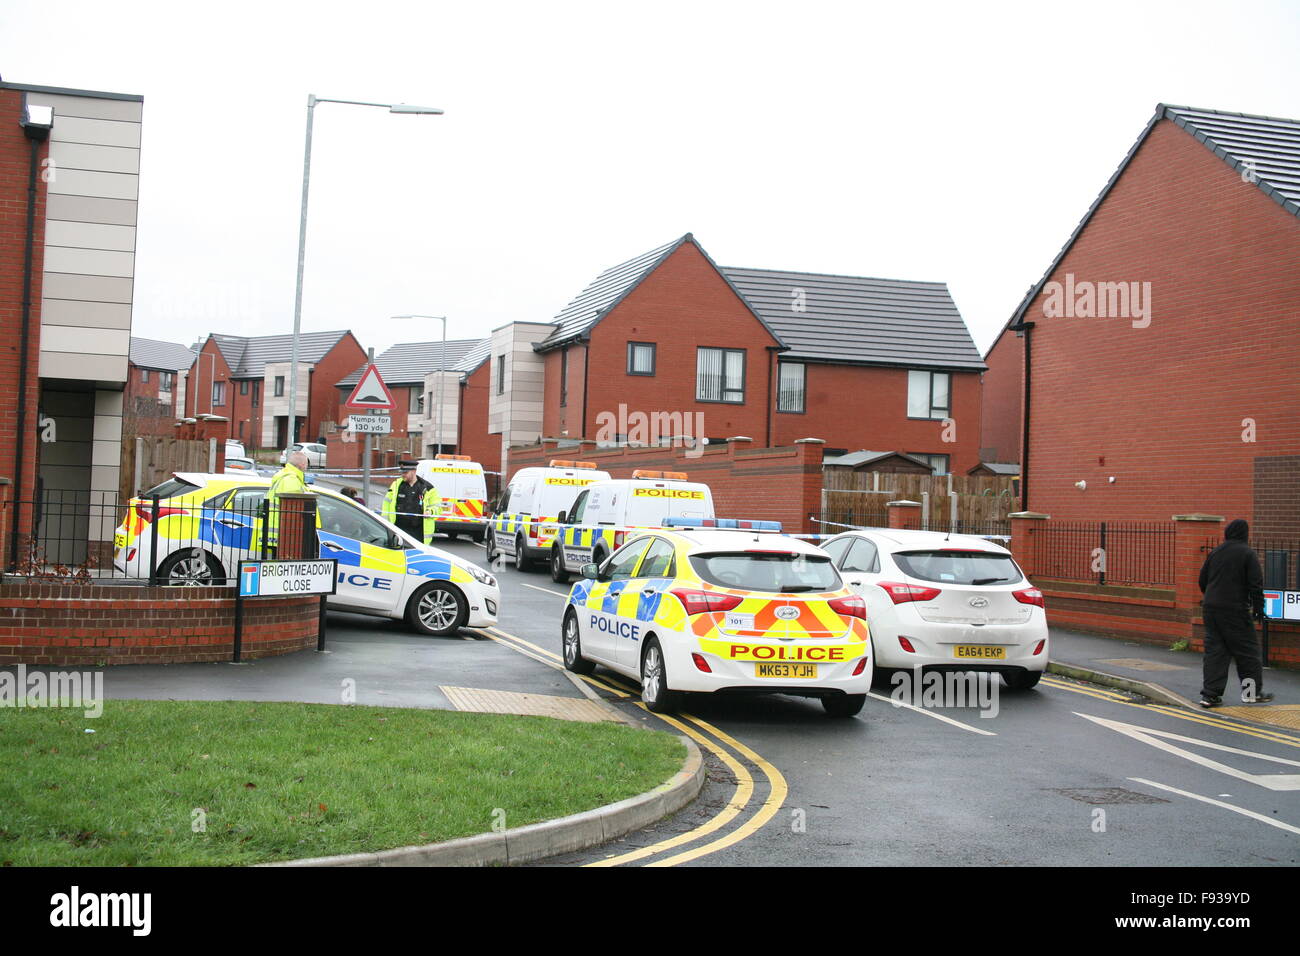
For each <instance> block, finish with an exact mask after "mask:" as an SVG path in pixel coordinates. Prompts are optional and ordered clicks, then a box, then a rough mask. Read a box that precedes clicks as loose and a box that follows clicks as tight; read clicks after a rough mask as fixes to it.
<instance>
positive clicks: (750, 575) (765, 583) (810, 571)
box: [691, 551, 842, 592]
mask: <svg viewBox="0 0 1300 956" xmlns="http://www.w3.org/2000/svg"><path fill="white" fill-rule="evenodd" d="M691 567H693V568H694V569H695V573H696V574H698V575H699V576H700V577H701V578H702V579H703V580H705V581H707V582H708V583H709V584H714V585H717V586H718V587H724V588H739V589H740V590H743V591H771V592H798V591H834V590H837V589H839V588H840V587H841V586H842V585H841V584H840V576H839V574H838V573H837V572H836V570H835V568H834V566H833V565H832V564H831V559H830V558H828V557H825V556H824V555H813V554H795V553H790V552H778V551H773V552H755V551H740V552H720V553H717V554H695V555H691Z"/></svg>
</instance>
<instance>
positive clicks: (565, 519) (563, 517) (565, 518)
mask: <svg viewBox="0 0 1300 956" xmlns="http://www.w3.org/2000/svg"><path fill="white" fill-rule="evenodd" d="M555 520H556V521H558V522H559V523H560V524H568V523H569V513H568V512H567V511H561V512H560V516H559V517H558V518H556V519H555Z"/></svg>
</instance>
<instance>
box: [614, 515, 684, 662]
mask: <svg viewBox="0 0 1300 956" xmlns="http://www.w3.org/2000/svg"><path fill="white" fill-rule="evenodd" d="M633 543H635V542H633ZM674 553H675V549H674V548H673V546H672V545H671V544H670V543H668V542H667V541H665V540H664V539H663V538H655V537H652V538H651V539H650V546H649V547H648V548H646V552H645V555H644V556H643V557H642V559H641V563H640V564H638V565H637V568H636V571H635V574H634V576H633V577H632V578H631V580H630V581H629V582H628V585H627V589H626V592H625V596H624V597H623V598H622V599H621V601H620V604H621V607H622V609H623V610H624V611H625V612H627V613H625V614H624V615H623V619H624V620H631V621H632V622H633V624H634V628H633V629H631V630H630V631H629V633H628V634H627V635H626V636H625V637H624V638H623V639H620V640H618V641H617V642H616V644H615V645H614V652H615V654H616V656H617V659H618V663H619V664H621V665H622V666H623V667H625V668H627V669H628V670H631V671H637V672H639V671H640V668H641V643H642V641H643V639H644V638H645V631H646V630H647V629H648V628H649V627H650V625H651V622H653V621H654V619H655V615H656V614H657V613H658V612H659V602H660V601H662V600H663V595H664V592H665V591H666V590H667V589H668V588H669V586H670V585H671V584H672V579H673V574H674V568H673V563H674V562H673V558H674ZM633 592H635V596H634V597H633V596H631V595H632V594H633ZM634 602H635V603H634ZM661 639H663V640H671V639H672V635H661Z"/></svg>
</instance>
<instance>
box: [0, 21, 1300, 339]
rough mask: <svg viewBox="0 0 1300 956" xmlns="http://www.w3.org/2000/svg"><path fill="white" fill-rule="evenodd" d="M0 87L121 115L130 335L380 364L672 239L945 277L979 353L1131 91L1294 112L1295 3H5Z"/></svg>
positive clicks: (1108, 140)
mask: <svg viewBox="0 0 1300 956" xmlns="http://www.w3.org/2000/svg"><path fill="white" fill-rule="evenodd" d="M0 75H3V77H4V79H5V80H7V81H11V82H19V83H33V84H41V85H48V86H65V87H77V88H82V89H93V90H107V91H111V92H119V93H138V94H142V95H143V96H144V132H143V140H144V141H143V149H142V168H141V181H140V217H139V237H138V248H137V262H136V279H135V313H134V329H133V334H135V335H139V336H145V337H148V338H157V339H165V340H169V341H180V342H185V343H186V344H188V343H190V342H192V341H194V340H195V339H197V338H199V337H202V336H204V335H206V334H207V333H209V332H232V333H238V334H245V335H250V334H272V333H277V332H289V331H291V330H292V326H293V292H294V264H295V256H296V252H297V239H298V212H299V202H300V198H301V188H302V158H303V155H302V154H303V134H304V128H305V121H306V98H307V94H308V93H314V94H316V95H317V96H321V97H334V98H342V99H359V100H375V101H382V102H405V103H412V104H419V105H428V106H437V107H441V108H443V109H445V110H446V115H444V116H403V115H396V114H390V113H388V112H387V111H385V110H376V109H367V108H362V107H354V106H341V105H335V104H322V105H320V106H318V107H317V108H316V124H315V145H314V148H313V153H312V192H311V211H310V217H309V224H308V240H307V271H306V284H305V297H304V309H303V328H304V330H307V331H311V330H324V329H344V328H350V329H352V330H353V331H354V332H355V333H356V335H357V337H358V338H359V339H360V341H361V344H362V345H363V346H371V345H373V346H374V347H375V349H376V351H382V350H383V349H384V348H386V347H388V346H389V345H391V344H393V343H395V342H399V341H420V340H429V339H436V338H437V337H438V335H439V331H438V324H437V323H419V322H412V321H406V322H402V321H394V320H391V319H389V318H388V317H389V316H392V315H395V314H402V313H412V312H416V313H431V314H435V315H447V316H448V317H449V323H448V325H449V328H448V334H449V336H450V337H452V338H469V337H476V336H480V335H482V334H485V333H486V332H488V331H489V330H491V329H492V328H494V327H496V326H499V325H502V324H503V323H506V322H510V321H514V320H528V321H538V320H541V321H547V320H549V319H551V318H552V317H553V316H554V315H555V314H556V313H557V312H558V311H559V310H560V309H561V308H562V307H563V306H564V305H565V304H566V303H567V302H568V301H569V300H570V299H571V298H573V297H574V296H575V295H576V294H577V293H578V292H579V291H580V290H581V289H582V287H583V286H584V285H586V283H587V282H589V281H590V280H591V279H592V278H593V277H594V276H595V275H596V273H598V272H599V271H600V270H602V269H604V268H606V267H608V266H610V265H613V264H615V263H617V262H620V261H622V260H624V259H627V258H630V257H632V256H635V255H638V254H640V253H642V252H645V251H646V250H648V249H650V248H653V247H654V246H657V245H660V244H662V243H664V242H667V241H669V240H670V239H673V238H676V237H677V236H680V235H681V234H682V233H685V232H693V233H694V234H695V237H696V239H697V240H699V242H700V243H701V244H702V245H703V246H704V248H705V249H706V250H707V251H708V252H709V254H710V255H711V256H712V257H713V258H714V260H715V261H716V262H718V263H719V264H720V265H724V266H749V267H757V268H777V269H791V270H801V271H808V272H833V273H841V274H847V275H867V276H880V277H886V278H898V279H923V280H938V281H944V282H947V283H948V285H949V287H950V289H951V290H952V293H953V296H954V298H955V299H956V302H957V306H958V308H959V309H960V310H961V313H962V315H963V316H964V317H965V319H966V322H967V324H968V325H969V327H970V329H971V332H972V334H973V335H974V337H975V342H976V344H977V345H978V346H979V347H980V349H981V350H984V349H986V348H987V347H988V346H989V344H990V343H991V342H992V340H993V338H994V337H995V336H996V334H997V333H998V331H999V330H1000V329H1001V327H1002V325H1003V324H1004V323H1005V321H1006V320H1007V318H1008V317H1009V316H1010V314H1011V312H1012V311H1013V310H1014V308H1015V307H1016V305H1017V304H1018V303H1019V301H1020V299H1021V297H1022V296H1023V295H1024V293H1025V291H1026V289H1027V288H1028V287H1029V286H1030V285H1031V284H1032V283H1034V282H1035V281H1037V280H1038V278H1039V277H1040V276H1041V274H1042V272H1043V270H1044V269H1045V268H1046V267H1047V265H1048V264H1049V262H1050V261H1051V259H1052V257H1053V256H1054V255H1055V254H1056V252H1057V251H1058V250H1059V249H1060V247H1061V245H1062V244H1063V243H1064V241H1065V239H1066V238H1067V237H1068V235H1069V233H1070V231H1071V230H1072V229H1073V228H1074V226H1075V225H1076V223H1077V222H1078V220H1079V219H1080V217H1081V216H1082V215H1083V213H1084V211H1085V210H1086V209H1087V207H1088V205H1089V204H1090V203H1091V202H1092V200H1093V199H1094V198H1095V197H1096V195H1097V193H1098V192H1099V191H1100V189H1101V188H1102V186H1103V185H1104V184H1105V182H1106V180H1107V178H1108V177H1109V176H1110V174H1111V173H1112V172H1113V171H1114V169H1115V167H1116V166H1117V165H1118V163H1119V162H1120V160H1121V159H1122V158H1123V156H1124V154H1125V153H1126V152H1127V150H1128V149H1129V147H1130V146H1131V145H1132V143H1133V141H1134V140H1135V139H1136V137H1137V135H1138V134H1139V133H1140V132H1141V130H1142V128H1143V126H1144V125H1145V123H1146V122H1147V120H1148V119H1149V118H1150V116H1151V113H1152V111H1153V110H1154V108H1155V105H1156V103H1158V102H1162V101H1163V102H1167V103H1174V104H1179V105H1190V106H1198V107H1208V108H1213V109H1223V110H1232V111H1238V112H1246V113H1263V114H1269V115H1275V116H1287V117H1300V3H1296V2H1291V3H1255V4H1235V5H1226V6H1225V5H1223V4H1221V3H1199V2H1195V3H1194V2H1178V3H1141V2H1126V3H1113V4H1112V3H1088V4H1079V5H1064V4H1062V5H1049V4H1046V3H1031V4H1025V5H1020V4H999V3H957V4H946V3H942V4H940V3H934V4H897V3H889V4H866V3H859V4H847V3H846V4H831V3H817V2H807V0H803V2H799V3H793V2H785V3H762V2H752V0H751V2H745V3H712V2H708V0H697V2H693V3H678V2H670V0H660V2H656V3H653V4H646V3H638V4H620V3H616V2H607V3H593V4H579V3H567V2H554V3H501V2H497V3H492V4H472V3H457V4H446V3H436V2H419V3H389V2H383V0H372V2H369V3H358V2H355V0H352V2H347V3H337V4H336V3H327V2H313V3H287V2H286V3H282V2H277V0H262V2H259V3H244V2H225V3H221V4H215V5H214V4H201V5H200V4H185V3H174V2H173V3H130V2H120V3H108V2H103V0H97V2H81V0H61V2H59V3H49V2H45V0H40V2H37V0H7V2H6V3H5V4H4V5H3V7H0Z"/></svg>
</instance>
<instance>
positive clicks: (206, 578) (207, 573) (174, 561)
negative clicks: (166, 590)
mask: <svg viewBox="0 0 1300 956" xmlns="http://www.w3.org/2000/svg"><path fill="white" fill-rule="evenodd" d="M158 576H159V577H160V578H162V580H163V582H164V583H165V584H169V585H177V586H187V585H188V586H191V587H192V586H196V585H197V586H201V587H209V586H211V585H213V584H216V580H217V570H216V569H215V568H214V567H213V564H212V561H211V559H210V558H209V557H208V555H207V554H206V552H204V551H202V550H201V549H199V548H195V549H193V550H192V551H182V552H179V553H177V554H173V555H171V556H170V557H169V558H167V560H166V561H164V562H163V563H162V567H160V568H159V569H158Z"/></svg>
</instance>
